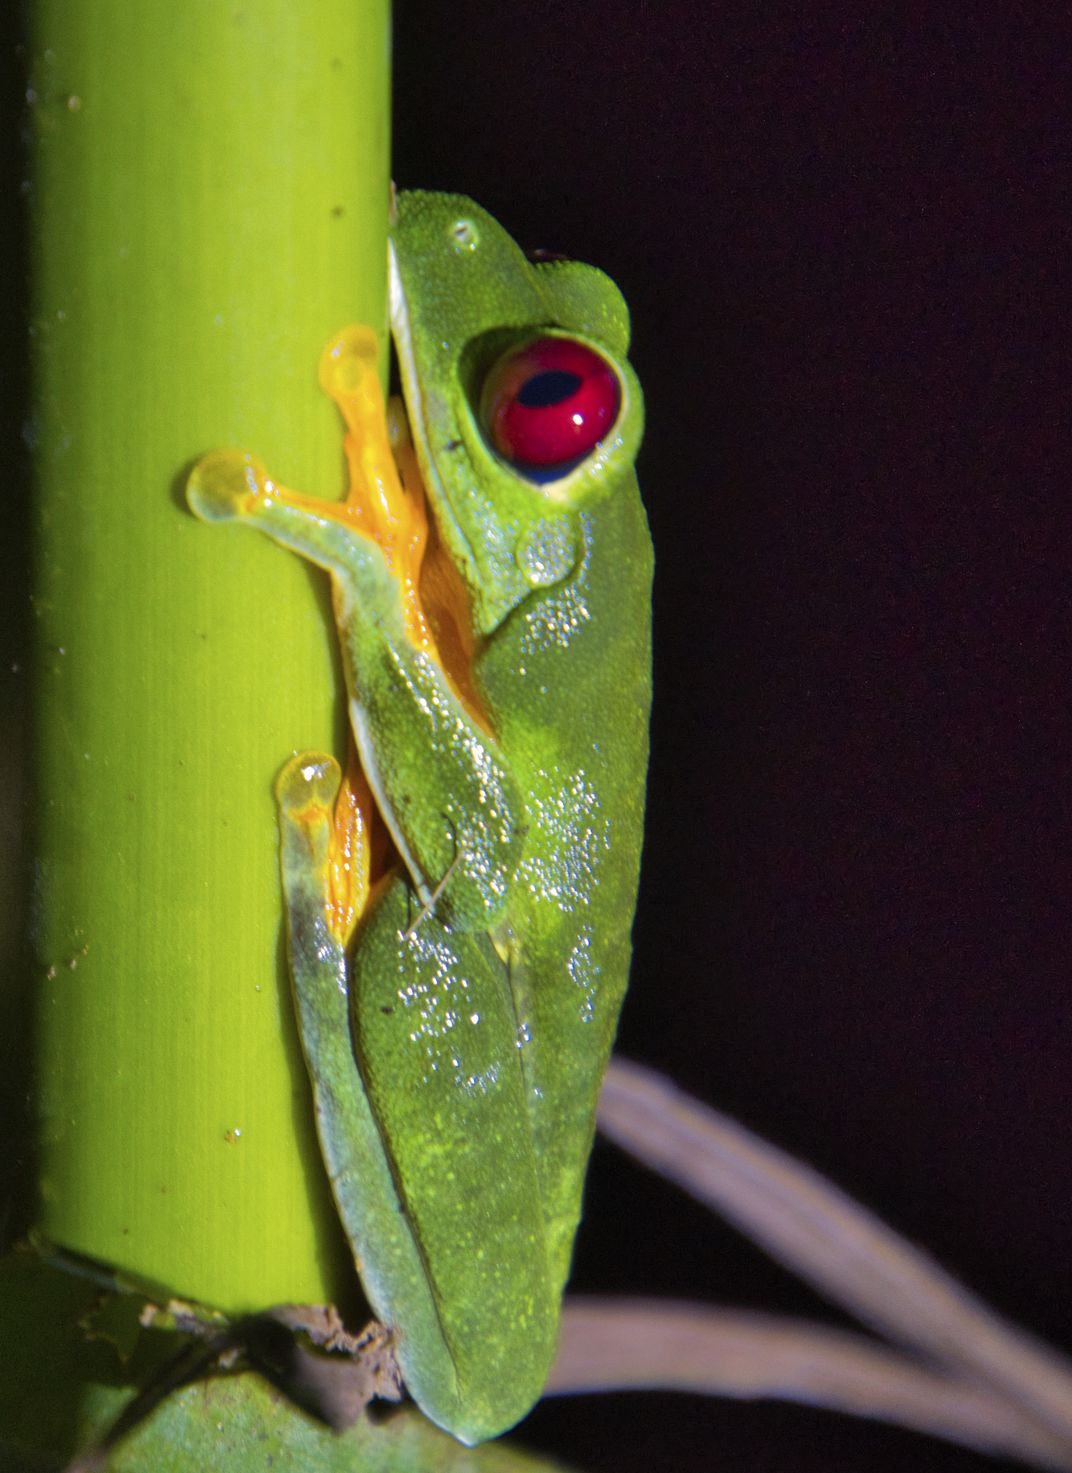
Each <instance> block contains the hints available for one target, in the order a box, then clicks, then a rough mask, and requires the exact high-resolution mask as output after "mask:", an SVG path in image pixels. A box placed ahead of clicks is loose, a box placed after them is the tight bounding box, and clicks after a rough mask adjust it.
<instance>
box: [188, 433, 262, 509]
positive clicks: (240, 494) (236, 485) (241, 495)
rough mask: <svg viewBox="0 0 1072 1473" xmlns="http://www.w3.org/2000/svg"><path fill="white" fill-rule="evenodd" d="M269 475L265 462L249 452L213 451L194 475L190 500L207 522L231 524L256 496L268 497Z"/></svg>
mask: <svg viewBox="0 0 1072 1473" xmlns="http://www.w3.org/2000/svg"><path fill="white" fill-rule="evenodd" d="M267 485H268V472H267V470H266V468H265V466H264V462H263V461H261V460H258V459H257V457H256V456H255V455H250V454H249V452H248V451H245V450H213V451H212V453H211V454H210V455H205V456H202V458H201V459H200V460H199V461H198V462H197V464H196V465H195V466H194V468H193V470H192V471H191V472H190V478H189V480H188V481H187V482H186V500H187V502H188V503H189V507H190V510H191V511H192V512H193V513H194V515H195V516H197V517H200V518H201V520H202V521H203V522H229V521H232V520H233V519H234V518H235V517H241V516H242V515H244V513H245V512H246V510H247V508H248V506H249V504H250V500H251V498H253V497H257V496H261V495H263V494H264V491H265V488H266V486H267Z"/></svg>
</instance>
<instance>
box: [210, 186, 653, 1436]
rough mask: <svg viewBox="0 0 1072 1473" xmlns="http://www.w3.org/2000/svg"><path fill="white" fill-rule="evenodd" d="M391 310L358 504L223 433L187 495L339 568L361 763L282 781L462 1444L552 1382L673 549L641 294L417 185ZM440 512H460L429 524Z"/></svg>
mask: <svg viewBox="0 0 1072 1473" xmlns="http://www.w3.org/2000/svg"><path fill="white" fill-rule="evenodd" d="M390 316H391V332H392V335H393V339H394V347H395V352H396V355H397V360H398V367H399V371H400V376H401V381H402V386H403V390H404V398H405V414H404V415H403V414H402V413H401V411H396V410H394V409H386V410H385V406H384V401H383V398H382V395H381V391H380V386H379V382H378V379H377V361H378V352H377V340H376V336H375V334H374V333H373V332H372V331H371V330H370V329H368V328H363V327H353V328H349V329H347V330H346V331H344V332H342V333H341V334H340V335H339V336H338V337H337V338H336V339H335V340H334V341H333V342H332V343H331V344H329V346H328V348H327V349H326V351H325V354H324V358H323V361H322V365H321V383H322V385H323V387H324V388H325V389H326V391H327V392H328V393H329V394H330V395H331V396H332V397H333V398H334V400H335V401H336V403H337V404H338V407H339V409H340V411H341V413H342V417H343V420H344V421H345V424H346V429H347V434H346V440H345V448H346V453H347V458H348V461H349V472H350V488H349V493H348V496H347V498H346V499H345V501H331V500H323V501H321V500H312V499H309V498H307V497H304V496H299V495H297V494H296V493H294V492H292V491H290V490H287V489H286V488H285V487H284V486H283V485H281V484H280V483H279V482H278V481H276V480H275V479H274V478H273V477H272V476H270V475H269V473H268V471H267V470H266V468H265V467H264V466H263V465H262V464H261V462H260V461H258V460H257V459H256V458H255V457H254V456H252V455H249V454H244V453H239V452H235V451H222V452H216V453H214V454H212V455H209V456H207V457H205V459H203V460H202V461H201V462H200V463H199V464H198V466H197V467H196V468H195V470H194V472H193V474H192V476H191V478H190V481H189V485H188V499H189V504H190V506H191V507H192V509H193V510H194V511H195V512H196V514H197V515H198V516H199V517H201V518H203V519H204V520H205V521H238V522H242V523H245V524H247V525H249V526H251V527H257V528H259V529H260V530H261V531H262V532H265V533H267V535H268V536H269V537H271V538H272V539H273V540H274V541H276V542H278V543H280V544H282V545H283V546H284V547H288V548H290V549H292V550H293V551H295V552H298V553H300V554H301V555H302V556H303V557H306V558H308V559H310V560H311V561H312V562H314V563H317V564H319V566H320V567H322V568H325V569H326V570H327V571H328V573H329V574H330V576H331V585H332V592H333V596H334V609H335V618H336V622H337V625H338V635H339V640H340V642H341V647H342V663H343V668H344V671H345V676H346V684H347V696H348V700H349V711H350V717H351V725H352V728H353V738H354V747H355V749H356V759H353V760H351V763H350V766H349V770H348V771H347V774H346V776H345V777H343V776H342V773H341V770H340V767H339V764H338V763H337V762H336V761H335V760H334V759H333V758H331V757H328V756H324V755H321V754H305V755H302V756H299V757H295V758H294V759H292V760H291V761H290V762H288V763H287V765H286V767H285V768H284V769H283V772H282V774H281V775H280V778H279V780H278V787H277V793H278V800H279V811H280V829H281V868H282V878H283V891H284V898H285V909H286V923H287V934H288V948H289V960H290V969H291V974H292V978H293V987H294V996H295V1004H296V1012H297V1020H298V1027H299V1030H300V1034H301V1039H302V1046H303V1049H304V1052H305V1057H306V1061H307V1064H308V1070H309V1076H310V1079H311V1082H312V1090H313V1096H314V1105H315V1112H316V1119H317V1126H318V1131H319V1136H320V1143H321V1147H322V1151H323V1156H324V1160H325V1163H326V1167H327V1172H328V1175H329V1177H330V1180H331V1185H332V1188H333V1190H334V1194H335V1198H336V1201H337V1204H338V1208H339V1213H340V1216H341V1218H342V1222H343V1226H344V1228H345V1230H346V1233H347V1235H348V1237H349V1239H350V1242H351V1244H352V1246H353V1250H354V1255H355V1259H356V1262H357V1266H358V1269H359V1272H360V1275H361V1280H362V1283H363V1286H364V1289H365V1292H366V1294H367V1296H368V1299H369V1301H370V1303H371V1304H372V1306H373V1309H374V1311H375V1312H376V1314H377V1315H378V1316H379V1317H380V1318H381V1319H382V1321H383V1322H384V1324H385V1325H387V1326H388V1327H389V1328H390V1329H391V1331H392V1333H393V1336H394V1341H395V1348H396V1354H397V1358H398V1361H399V1365H400V1367H401V1370H402V1374H403V1376H404V1378H405V1381H406V1385H407V1387H408V1389H409V1391H410V1392H411V1394H412V1395H413V1397H414V1398H415V1400H416V1401H417V1402H418V1404H419V1405H420V1406H421V1407H422V1409H423V1410H424V1411H425V1412H426V1413H427V1415H428V1416H429V1417H431V1418H432V1419H433V1420H434V1421H435V1422H437V1423H438V1424H439V1425H440V1426H442V1427H444V1428H446V1429H447V1430H448V1431H450V1432H451V1433H453V1434H454V1435H455V1436H456V1437H457V1438H459V1439H460V1440H461V1441H463V1442H466V1443H475V1442H478V1441H481V1440H482V1439H485V1438H489V1437H493V1436H495V1435H496V1434H498V1433H499V1432H502V1431H504V1430H505V1429H506V1428H508V1427H510V1426H511V1425H512V1424H513V1423H514V1422H516V1421H517V1420H518V1419H519V1418H520V1417H522V1416H523V1415H524V1414H525V1412H526V1411H527V1410H528V1409H529V1408H530V1407H531V1405H532V1404H533V1402H534V1401H535V1400H536V1399H537V1398H538V1396H539V1394H540V1392H541V1390H542V1388H543V1385H544V1381H545V1379H546V1376H547V1372H548V1369H549V1367H550V1364H551V1361H552V1358H553V1356H554V1352H555V1342H556V1335H557V1327H558V1319H559V1306H560V1301H561V1297H562V1292H563V1286H564V1284H565V1281H566V1277H567V1274H568V1272H569V1264H570V1255H571V1251H572V1246H573V1238H574V1232H575V1230H576V1227H577V1223H578V1219H579V1216H580V1210H581V1197H582V1191H583V1186H584V1177H585V1168H586V1164H587V1161H588V1155H589V1151H590V1149H591V1144H592V1134H593V1128H594V1112H595V1105H596V1097H597V1095H598V1093H599V1087H600V1081H601V1079H602V1076H603V1072H604V1068H605V1066H606V1063H607V1058H608V1055H609V1053H610V1048H611V1043H612V1041H613V1038H614V1032H615V1027H616V1023H617V1018H618V1011H619V1008H620V1005H621V1001H622V997H623V994H624V991H625V986H626V979H627V972H628V967H629V954H630V928H631V924H632V915H633V909H634V904H635V898H636V889H637V874H638V866H639V859H640V842H641V826H642V817H643V807H644V784H645V768H646V763H647V751H648V710H649V703H650V689H651V687H650V623H649V621H650V592H651V572H652V555H651V543H650V538H649V535H648V528H647V523H646V520H645V516H644V511H643V508H642V506H641V502H640V496H639V492H638V489H637V482H636V476H635V474H634V469H633V461H634V457H635V455H636V452H637V447H638V444H639V441H640V435H641V427H642V416H643V410H642V401H641V394H640V388H639V386H638V384H637V380H636V377H635V375H634V373H633V371H632V369H631V368H630V366H629V364H628V363H627V361H626V357H625V354H626V349H627V346H628V335H629V326H628V312H627V310H626V307H625V304H624V302H623V300H622V297H621V294H620V293H619V291H618V289H617V287H615V286H614V284H613V283H612V282H611V281H610V280H609V279H608V278H607V277H606V276H604V275H603V274H602V273H600V272H599V271H596V270H595V269H593V268H592V267H589V266H584V265H581V264H579V263H576V262H571V261H562V260H546V261H530V260H527V259H526V257H525V256H524V255H523V254H522V252H521V251H520V250H519V249H518V247H517V246H516V245H515V244H514V242H513V241H512V240H511V239H510V237H509V236H508V235H507V234H506V233H505V231H504V230H503V229H502V228H501V227H500V226H499V225H498V224H496V222H495V221H494V220H493V219H491V218H490V216H488V215H487V214H486V213H485V212H484V211H483V210H481V209H480V208H478V207H477V206H476V205H474V204H473V203H472V202H471V201H469V200H467V199H463V198H460V197H457V196H448V195H437V194H422V193H410V194H403V195H401V196H400V197H399V198H398V200H397V204H396V212H395V218H394V221H393V225H392V228H391V234H390ZM429 507H430V511H431V515H430V516H429V515H428V510H427V509H428V508H429Z"/></svg>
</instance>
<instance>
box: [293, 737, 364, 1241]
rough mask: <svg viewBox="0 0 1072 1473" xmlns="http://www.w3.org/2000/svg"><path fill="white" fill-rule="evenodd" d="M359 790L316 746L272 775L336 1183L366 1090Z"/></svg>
mask: <svg viewBox="0 0 1072 1473" xmlns="http://www.w3.org/2000/svg"><path fill="white" fill-rule="evenodd" d="M360 796H361V795H360V794H359V793H358V795H357V798H356V799H355V784H354V774H353V772H352V771H351V772H350V773H348V774H347V777H346V778H345V779H344V778H343V777H342V774H341V771H340V768H339V764H338V763H337V762H336V761H335V759H334V757H329V756H326V755H324V754H323V753H319V752H311V753H310V752H307V753H304V754H303V755H302V756H299V757H292V758H291V760H290V761H289V762H288V763H287V764H286V766H285V767H284V768H283V770H282V772H281V773H280V774H279V778H278V780H277V782H276V797H277V800H278V804H279V838H280V845H279V859H280V872H281V876H282V881H283V898H284V902H285V909H286V922H287V952H288V958H289V962H290V975H291V981H292V984H293V990H294V1007H295V1011H296V1013H297V1019H298V1030H299V1033H300V1035H301V1040H302V1048H303V1050H304V1053H305V1061H306V1064H307V1066H308V1069H309V1077H310V1081H311V1083H312V1087H313V1098H314V1105H315V1110H316V1123H317V1131H318V1133H319V1135H320V1144H321V1150H322V1152H323V1155H324V1160H325V1163H326V1165H327V1168H328V1175H329V1177H330V1179H331V1181H332V1185H333V1187H336V1188H337V1184H338V1180H339V1177H340V1175H345V1174H346V1173H347V1171H348V1170H349V1169H350V1168H351V1163H350V1160H349V1157H350V1150H351V1148H350V1142H351V1141H352V1139H353V1136H352V1130H353V1126H354V1122H353V1121H352V1120H350V1119H349V1116H350V1114H352V1112H353V1110H354V1108H355V1105H354V1100H355V1097H356V1098H357V1099H358V1101H360V1102H362V1103H363V1093H364V1092H363V1089H362V1086H361V1082H360V1078H359V1074H358V1069H357V1065H356V1062H355V1059H354V1053H353V1046H352V1044H351V1039H350V1018H349V1001H348V997H349V979H348V973H347V956H346V953H347V944H348V942H349V939H350V933H351V932H352V930H353V926H354V924H355V921H356V918H357V915H358V914H359V913H360V910H361V909H362V908H363V907H364V904H365V901H366V899H367V894H368V840H367V827H366V828H365V829H364V830H362V828H361V823H360V822H359V821H358V820H359V819H360V818H361V817H363V815H362V814H361V812H360V810H361V802H360ZM366 1113H367V1112H366ZM347 1225H348V1226H349V1224H347Z"/></svg>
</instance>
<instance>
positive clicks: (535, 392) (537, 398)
mask: <svg viewBox="0 0 1072 1473" xmlns="http://www.w3.org/2000/svg"><path fill="white" fill-rule="evenodd" d="M580 387H581V378H580V374H576V373H567V372H566V370H565V369H562V368H545V369H544V370H543V371H542V372H541V373H534V374H533V375H532V377H531V378H529V379H526V380H525V382H524V383H523V384H522V385H521V388H520V389H519V391H518V395H517V402H518V403H519V404H521V405H523V406H524V407H525V408H526V409H549V408H550V407H551V405H552V404H561V403H562V402H563V400H565V399H569V398H571V397H572V396H573V395H574V394H576V392H577V390H578V389H579V388H580Z"/></svg>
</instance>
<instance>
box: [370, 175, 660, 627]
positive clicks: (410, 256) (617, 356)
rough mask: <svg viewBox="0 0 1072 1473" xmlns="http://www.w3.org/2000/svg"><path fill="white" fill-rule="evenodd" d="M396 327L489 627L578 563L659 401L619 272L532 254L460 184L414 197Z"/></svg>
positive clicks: (447, 526) (474, 605) (400, 212)
mask: <svg viewBox="0 0 1072 1473" xmlns="http://www.w3.org/2000/svg"><path fill="white" fill-rule="evenodd" d="M390 259H391V331H392V334H393V336H394V341H395V349H396V352H397V355H398V362H399V368H400V372H401V377H402V385H403V391H404V394H405V399H406V407H407V410H408V413H409V419H410V427H411V430H412V434H413V439H414V443H415V445H416V448H417V454H418V459H419V461H420V466H421V471H422V474H423V477H424V482H425V487H426V489H427V492H428V497H429V500H430V501H431V503H432V507H433V510H434V514H435V517H436V521H437V524H438V527H439V531H440V535H441V537H442V538H443V541H444V543H445V544H446V546H447V549H448V550H449V552H450V555H451V558H452V561H453V563H454V565H455V567H456V569H457V570H458V572H459V573H460V574H461V576H462V578H463V579H464V581H465V583H466V585H467V588H468V591H469V598H470V603H471V609H472V614H473V618H474V621H475V623H476V626H477V629H478V631H479V632H480V633H481V634H487V633H489V632H490V631H491V630H493V629H494V628H496V626H497V625H498V624H500V623H501V622H502V620H503V619H504V618H505V617H506V615H507V614H508V613H509V611H510V610H511V609H512V608H514V607H515V606H516V605H517V604H518V603H519V602H520V601H521V600H522V599H523V598H525V597H526V596H527V595H528V594H530V593H531V592H532V591H533V589H534V588H540V587H547V586H550V585H552V584H554V583H557V582H559V581H560V580H561V579H562V578H563V577H565V576H566V575H567V574H568V572H569V571H570V570H571V569H572V567H573V566H574V563H575V561H576V557H577V550H578V546H579V543H578V533H577V513H578V512H579V511H580V510H581V509H582V508H586V507H589V506H594V505H596V504H597V503H598V502H599V501H600V500H601V499H603V498H604V497H606V496H608V495H612V494H613V492H614V490H615V488H616V487H617V486H618V485H619V484H620V483H621V481H622V477H623V473H625V474H627V473H628V472H629V470H630V469H631V467H632V463H633V460H634V457H635V455H636V452H637V447H638V445H639V443H640V436H641V430H642V427H643V401H642V398H641V393H640V386H639V384H638V383H637V380H636V375H635V374H634V373H633V371H632V369H631V368H630V367H629V364H628V362H627V361H626V357H625V354H626V350H627V348H628V345H629V312H628V309H627V307H626V305H625V302H624V301H623V299H622V296H621V293H620V292H619V291H618V288H617V287H616V286H615V285H614V283H613V282H612V281H611V280H610V279H609V277H607V276H604V275H603V273H602V272H601V271H597V270H596V269H595V268H594V267H592V266H586V265H583V264H581V263H580V262H576V261H562V260H548V261H530V260H528V259H527V258H526V257H525V255H524V254H523V252H522V251H521V250H520V249H519V248H518V246H517V245H515V243H514V242H513V241H512V240H511V239H510V237H509V236H508V235H507V234H506V232H505V231H504V230H503V229H502V227H501V226H499V225H498V224H497V223H496V222H495V221H494V220H493V219H492V218H491V216H490V215H488V214H487V213H486V212H485V211H484V210H482V209H480V208H479V207H478V206H477V205H474V204H473V202H472V201H471V200H468V199H465V198H463V197H461V196H456V195H443V194H421V193H406V194H402V195H400V196H399V197H398V201H397V207H396V217H395V219H394V222H393V224H392V228H391V258H390Z"/></svg>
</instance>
